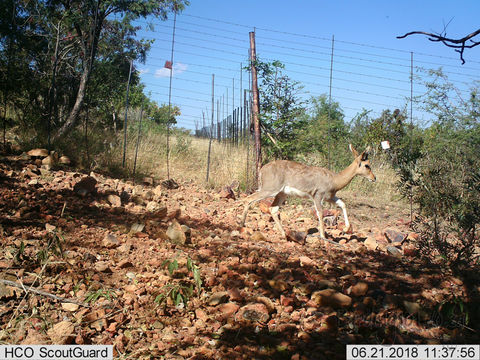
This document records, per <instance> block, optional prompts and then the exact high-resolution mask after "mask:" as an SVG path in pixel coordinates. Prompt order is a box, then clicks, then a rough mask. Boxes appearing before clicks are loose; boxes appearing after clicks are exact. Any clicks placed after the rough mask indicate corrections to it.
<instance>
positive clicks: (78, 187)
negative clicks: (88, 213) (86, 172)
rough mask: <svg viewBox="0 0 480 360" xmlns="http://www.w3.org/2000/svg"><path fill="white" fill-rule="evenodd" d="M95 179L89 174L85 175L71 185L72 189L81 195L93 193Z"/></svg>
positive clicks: (95, 183)
mask: <svg viewBox="0 0 480 360" xmlns="http://www.w3.org/2000/svg"><path fill="white" fill-rule="evenodd" d="M96 185H97V180H95V179H94V178H93V177H91V176H85V177H84V178H82V179H81V180H80V181H79V182H77V183H76V184H75V186H74V187H73V191H74V192H75V193H77V194H79V195H81V196H85V195H87V194H90V193H93V192H95V190H96Z"/></svg>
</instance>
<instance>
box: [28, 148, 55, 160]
mask: <svg viewBox="0 0 480 360" xmlns="http://www.w3.org/2000/svg"><path fill="white" fill-rule="evenodd" d="M27 155H28V156H31V157H42V158H43V157H47V156H48V155H50V154H49V153H48V150H47V149H32V150H30V151H29V152H27Z"/></svg>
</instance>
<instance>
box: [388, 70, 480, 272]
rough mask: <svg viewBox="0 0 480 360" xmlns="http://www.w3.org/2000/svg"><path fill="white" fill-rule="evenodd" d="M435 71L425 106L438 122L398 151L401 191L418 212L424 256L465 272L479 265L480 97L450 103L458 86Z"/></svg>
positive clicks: (417, 224)
mask: <svg viewBox="0 0 480 360" xmlns="http://www.w3.org/2000/svg"><path fill="white" fill-rule="evenodd" d="M432 75H434V81H433V82H431V83H429V84H427V87H428V88H429V92H428V93H427V96H426V97H425V98H424V99H423V104H424V106H425V109H426V110H428V111H430V112H432V113H434V114H435V115H436V121H434V122H433V123H432V124H431V126H430V127H429V128H428V129H426V130H425V131H424V133H423V137H422V141H421V142H412V143H411V149H410V150H409V149H408V148H405V149H404V150H403V151H400V152H399V154H398V161H397V164H396V165H397V169H398V172H399V174H400V177H401V182H400V187H401V190H402V191H403V193H404V194H405V195H407V196H412V200H413V201H414V202H415V204H417V205H418V207H419V210H420V215H421V216H420V217H419V218H418V219H417V220H416V222H415V224H414V226H415V227H416V229H417V230H418V231H419V232H420V234H421V241H420V242H419V245H420V248H421V250H423V251H422V252H423V254H424V255H425V256H427V257H429V258H430V259H432V258H434V257H436V256H440V257H441V258H442V259H443V260H444V262H445V263H446V264H447V265H449V266H450V267H451V269H452V270H454V271H460V272H462V271H464V270H468V269H469V268H471V266H472V265H475V264H476V261H477V259H478V254H477V252H478V249H479V245H480V241H479V236H478V227H479V224H480V170H479V169H480V121H479V120H480V119H479V114H480V113H479V112H478V108H479V101H478V100H477V98H476V97H475V95H474V94H475V93H476V91H472V96H471V98H470V100H469V101H468V102H463V101H462V102H460V103H459V104H458V105H457V106H452V103H453V101H452V102H451V101H449V100H448V99H449V95H450V92H451V91H454V89H453V88H452V87H451V85H450V84H449V83H448V81H447V79H446V78H445V77H444V76H443V74H441V73H433V74H432ZM477 265H478V264H477Z"/></svg>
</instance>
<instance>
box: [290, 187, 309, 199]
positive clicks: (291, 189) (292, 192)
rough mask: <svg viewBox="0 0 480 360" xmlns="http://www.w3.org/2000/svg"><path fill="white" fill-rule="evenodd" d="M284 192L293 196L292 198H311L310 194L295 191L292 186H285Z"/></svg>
mask: <svg viewBox="0 0 480 360" xmlns="http://www.w3.org/2000/svg"><path fill="white" fill-rule="evenodd" d="M283 192H284V193H285V194H287V195H292V196H299V197H304V198H309V197H311V196H310V194H309V193H306V192H305V191H301V190H298V189H295V188H294V187H291V186H285V187H284V188H283Z"/></svg>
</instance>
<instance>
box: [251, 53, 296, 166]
mask: <svg viewBox="0 0 480 360" xmlns="http://www.w3.org/2000/svg"><path fill="white" fill-rule="evenodd" d="M255 66H256V67H257V72H258V79H259V85H258V89H259V93H260V114H259V119H260V123H261V125H262V131H263V136H262V147H263V149H264V151H265V152H266V155H267V156H266V158H276V159H278V158H282V159H291V158H293V156H294V155H295V152H296V151H297V146H298V141H297V140H296V137H297V135H298V132H299V130H300V129H301V128H302V127H303V125H304V122H303V119H304V117H303V114H304V111H305V110H304V106H303V105H304V103H303V101H302V100H301V99H300V96H299V92H300V90H301V89H302V87H301V86H300V84H299V83H298V82H296V81H293V80H292V79H290V77H288V76H287V75H285V74H284V72H283V71H284V69H285V66H284V65H283V64H282V63H281V62H279V61H273V62H262V61H257V63H256V64H255Z"/></svg>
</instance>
